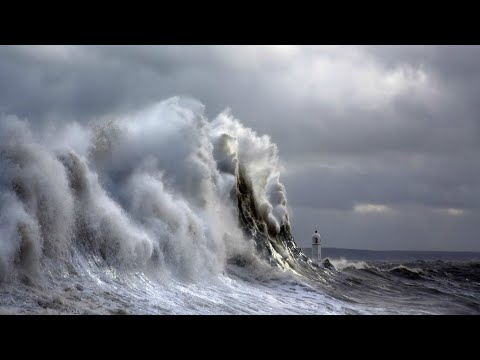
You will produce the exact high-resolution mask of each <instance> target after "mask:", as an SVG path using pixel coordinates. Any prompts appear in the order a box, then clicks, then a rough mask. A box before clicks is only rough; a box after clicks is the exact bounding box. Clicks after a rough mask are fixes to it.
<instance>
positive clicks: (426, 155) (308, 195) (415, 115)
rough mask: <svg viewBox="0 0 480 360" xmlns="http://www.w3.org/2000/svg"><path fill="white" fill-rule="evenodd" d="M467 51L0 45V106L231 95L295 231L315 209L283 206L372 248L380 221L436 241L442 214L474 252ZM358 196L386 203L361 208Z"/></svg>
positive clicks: (220, 105)
mask: <svg viewBox="0 0 480 360" xmlns="http://www.w3.org/2000/svg"><path fill="white" fill-rule="evenodd" d="M479 55H480V47H465V46H447V47H442V46H376V47H372V46H368V47H367V46H365V47H361V46H357V47H355V46H353V47H345V46H343V47H342V46H341V47H331V46H326V47H315V46H308V47H240V46H233V47H210V46H159V47H151V46H126V47H125V46H86V47H76V46H72V47H29V46H23V47H6V46H2V47H0V111H1V112H4V113H13V114H17V115H20V116H24V117H28V118H29V119H30V120H31V122H32V123H34V124H35V123H41V122H43V121H45V119H48V120H51V119H52V118H55V119H57V121H58V120H59V119H60V121H61V120H62V119H76V120H78V121H84V120H88V118H89V117H91V116H97V115H102V114H106V113H112V112H120V111H125V110H130V109H133V108H138V107H141V106H145V105H146V104H149V103H151V102H154V101H159V100H162V99H164V98H166V97H170V96H173V95H187V96H192V97H194V98H197V99H199V100H200V101H201V102H203V103H204V104H205V105H206V114H207V116H209V117H212V116H214V115H216V114H217V113H218V112H220V111H222V110H223V109H224V108H226V107H230V108H232V111H233V114H234V115H235V116H236V117H238V118H239V119H240V120H241V121H242V122H243V123H245V124H246V125H247V126H250V127H252V128H253V129H255V130H256V131H257V132H258V133H260V134H269V135H270V136H271V137H272V140H273V141H274V142H276V143H277V144H278V146H279V151H280V157H281V159H282V161H283V162H284V164H285V172H284V174H283V175H282V179H283V181H284V182H285V184H286V185H287V191H288V199H289V203H290V206H291V207H292V209H293V210H294V213H293V214H292V218H293V223H294V229H299V231H300V232H301V234H302V236H301V237H302V238H306V237H307V238H308V233H309V232H310V230H313V225H312V222H315V220H314V218H310V217H308V216H303V215H302V216H296V215H298V214H299V213H302V214H304V213H305V212H308V211H309V212H308V213H309V214H316V215H315V216H322V217H324V219H326V218H328V219H329V222H328V236H329V237H330V238H333V239H335V238H338V239H340V238H342V242H341V243H342V244H344V245H343V246H347V247H348V244H349V243H348V239H349V238H350V239H352V240H351V241H352V242H351V243H350V245H351V246H352V247H353V245H355V244H356V243H354V242H353V241H355V242H360V243H361V242H362V241H365V247H369V248H379V249H381V248H382V247H385V246H384V244H385V243H384V241H386V240H385V239H384V237H385V236H386V234H388V233H389V232H390V233H392V232H395V233H396V234H397V233H399V235H398V236H397V237H394V238H398V239H399V238H402V237H407V236H408V237H411V236H414V234H423V235H422V236H423V237H424V238H425V239H427V237H426V236H424V234H425V233H427V232H428V231H431V232H432V236H431V238H429V239H431V240H424V241H425V242H424V243H423V245H425V247H426V248H431V249H435V248H436V247H437V248H445V246H446V243H445V241H446V240H445V239H444V236H443V235H442V236H440V233H441V232H442V231H443V232H445V231H446V230H445V228H444V227H443V228H442V226H443V225H442V224H445V222H446V220H445V219H447V218H448V221H450V222H453V225H452V227H453V228H455V229H458V238H457V243H456V245H455V244H454V245H452V244H451V243H449V244H450V245H451V249H453V250H454V249H455V246H457V247H461V248H463V249H465V248H468V247H469V246H470V248H471V249H477V250H480V242H479V241H478V240H477V239H476V237H475V234H476V233H478V230H479V228H478V225H476V222H475V221H474V219H477V220H480V218H479V217H478V211H477V209H479V207H480V199H479V194H480V185H479V184H480V166H479V165H480V160H479V156H478V155H479V153H480V85H479V84H480V63H479V62H478V57H479ZM357 204H372V206H385V207H387V208H388V209H394V210H395V211H393V212H390V213H389V215H388V217H385V216H384V215H385V214H381V213H375V212H372V213H370V212H368V211H367V212H366V213H361V214H360V213H358V212H355V211H354V210H353V209H355V206H356V205H357ZM407 208H408V209H410V210H405V209H407ZM305 209H314V210H308V211H307V210H305ZM366 209H368V207H367V208H366ZM373 209H375V208H373ZM412 209H413V210H412ZM448 209H451V210H450V212H449V210H448ZM444 210H445V211H444ZM438 211H440V212H438ZM412 212H413V213H415V214H416V216H417V217H418V219H419V220H418V221H417V222H415V225H414V223H413V222H412V221H406V220H405V219H407V218H408V216H407V215H408V214H409V213H412ZM332 214H335V216H334V215H332ZM422 219H423V220H425V221H424V222H422ZM320 222H321V219H319V220H318V221H317V223H320ZM359 222H360V223H362V224H364V225H362V226H359ZM460 225H461V226H462V227H460ZM381 229H383V230H381ZM402 229H403V230H402ZM442 229H443V230H442ZM377 232H382V236H383V238H382V236H375V234H377ZM377 235H378V234H377ZM354 238H355V240H353V239H354ZM435 238H436V239H437V241H438V242H437V243H435V242H434V240H433V239H435ZM345 239H347V240H345ZM339 241H340V240H339ZM392 241H393V240H392ZM412 241H413V240H412ZM432 241H433V242H432ZM395 244H398V248H405V247H406V246H407V245H405V244H406V243H405V242H400V240H398V242H397V240H395V241H393V242H392V243H391V244H390V245H391V246H390V245H389V248H392V247H395V246H394V245H395ZM367 245H368V246H367ZM330 246H335V244H330ZM408 246H410V245H408ZM356 247H359V246H356ZM360 247H361V246H360ZM420 247H421V246H420ZM417 248H418V247H417Z"/></svg>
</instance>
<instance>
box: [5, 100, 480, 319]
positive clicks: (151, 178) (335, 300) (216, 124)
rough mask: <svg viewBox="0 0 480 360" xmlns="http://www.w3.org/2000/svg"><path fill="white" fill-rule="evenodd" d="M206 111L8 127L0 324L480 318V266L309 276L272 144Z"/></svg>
mask: <svg viewBox="0 0 480 360" xmlns="http://www.w3.org/2000/svg"><path fill="white" fill-rule="evenodd" d="M203 110H204V109H203V106H202V105H201V104H200V103H198V102H196V101H194V100H191V99H185V98H172V99H168V100H166V101H164V102H161V103H158V104H155V105H153V106H150V107H148V108H146V109H143V110H141V111H137V112H135V113H129V114H120V115H117V116H110V117H108V118H99V119H95V120H92V121H91V122H90V123H88V124H83V123H76V122H70V123H63V125H61V126H58V124H57V125H56V126H53V125H52V126H44V127H40V126H36V125H35V124H30V123H29V122H28V121H27V120H24V119H19V118H17V117H15V116H4V117H1V118H0V313H2V314H37V313H39V314H479V313H480V263H479V262H477V261H476V260H475V259H465V258H462V259H449V258H442V257H440V259H442V260H440V261H434V260H435V259H430V258H425V259H424V260H419V259H422V257H418V256H416V255H415V256H413V257H410V258H402V259H391V258H388V257H387V258H384V259H379V258H378V257H377V258H371V257H364V258H362V257H359V256H358V254H357V255H356V256H353V257H349V255H348V254H345V253H343V254H341V253H338V252H337V254H334V253H331V254H330V255H329V254H328V251H327V252H325V254H326V255H327V256H328V257H329V261H325V262H323V263H321V264H315V263H313V262H312V261H310V260H309V258H308V257H307V256H305V254H304V253H303V252H302V250H301V249H300V248H298V246H297V244H295V242H294V240H293V238H292V236H291V228H290V222H289V215H288V207H287V194H286V191H285V187H284V186H283V185H282V183H281V181H280V172H281V171H280V170H281V169H280V166H279V158H278V150H277V147H276V146H275V144H273V143H272V142H271V141H270V138H269V137H268V136H259V135H258V134H256V133H255V132H254V131H253V130H251V129H248V128H246V127H244V126H243V125H242V124H241V122H240V121H238V120H237V119H235V118H234V117H233V116H232V115H231V114H230V113H229V112H224V113H222V114H220V115H218V116H217V117H216V118H214V119H207V118H206V117H205V116H204V111H203ZM325 250H327V249H325ZM351 254H352V253H350V255H351ZM364 255H365V254H364ZM370 255H371V254H370ZM397 255H398V254H397ZM362 259H363V260H362ZM425 260H427V261H425Z"/></svg>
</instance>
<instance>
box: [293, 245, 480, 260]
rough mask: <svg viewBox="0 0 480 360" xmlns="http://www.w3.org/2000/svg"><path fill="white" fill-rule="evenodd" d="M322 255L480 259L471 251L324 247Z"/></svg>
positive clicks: (391, 258)
mask: <svg viewBox="0 0 480 360" xmlns="http://www.w3.org/2000/svg"><path fill="white" fill-rule="evenodd" d="M302 251H303V252H304V254H305V255H307V256H309V257H310V255H311V248H302ZM322 257H323V258H326V257H328V258H330V259H341V258H344V259H346V260H370V261H389V262H392V261H402V262H403V261H417V260H424V261H435V260H442V261H480V252H469V251H406V250H359V249H342V248H327V247H325V248H322Z"/></svg>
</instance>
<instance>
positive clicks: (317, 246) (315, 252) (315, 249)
mask: <svg viewBox="0 0 480 360" xmlns="http://www.w3.org/2000/svg"><path fill="white" fill-rule="evenodd" d="M312 260H313V261H321V260H322V243H321V239H320V234H319V233H318V232H317V230H315V233H314V234H313V236H312Z"/></svg>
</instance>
